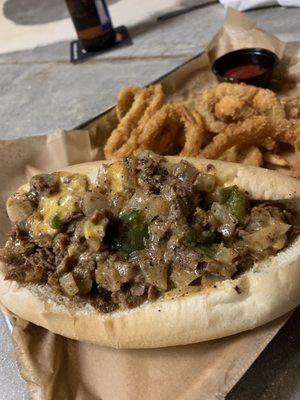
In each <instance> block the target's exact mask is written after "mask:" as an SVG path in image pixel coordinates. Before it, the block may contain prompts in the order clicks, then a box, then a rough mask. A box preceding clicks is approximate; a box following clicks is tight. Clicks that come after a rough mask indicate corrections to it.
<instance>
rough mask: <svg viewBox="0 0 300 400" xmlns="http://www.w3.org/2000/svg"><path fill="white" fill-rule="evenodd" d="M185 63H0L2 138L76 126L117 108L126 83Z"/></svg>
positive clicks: (177, 60) (147, 79)
mask: <svg viewBox="0 0 300 400" xmlns="http://www.w3.org/2000/svg"><path fill="white" fill-rule="evenodd" d="M183 61H185V58H181V57H179V58H170V59H163V60H144V61H143V60H139V61H135V62H131V61H128V60H124V61H121V60H119V61H118V62H113V63H112V62H109V61H106V60H103V61H101V62H97V63H88V64H78V65H76V66H73V65H71V64H66V63H46V64H28V65H26V67H25V66H24V65H23V64H20V65H18V64H14V65H0V88H1V102H0V115H2V116H5V117H2V118H1V120H0V138H1V139H12V138H15V137H17V136H22V135H34V134H42V133H48V132H51V131H53V130H55V129H58V128H62V129H70V128H73V127H75V126H76V125H78V124H80V123H82V122H84V121H86V120H88V119H90V118H92V117H94V116H96V115H98V114H99V113H101V112H102V111H104V110H105V109H106V108H108V107H109V106H111V105H113V104H114V103H115V101H116V95H117V93H118V91H119V89H121V88H122V87H123V86H124V85H132V84H139V85H144V84H147V83H148V82H151V81H152V80H154V79H156V78H158V77H159V76H161V75H162V74H164V73H166V72H167V71H169V70H170V69H173V68H175V67H176V66H177V65H179V64H181V63H182V62H183Z"/></svg>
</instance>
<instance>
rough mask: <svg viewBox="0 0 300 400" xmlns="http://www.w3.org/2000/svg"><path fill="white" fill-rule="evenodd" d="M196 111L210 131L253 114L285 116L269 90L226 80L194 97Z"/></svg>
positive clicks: (278, 102)
mask: <svg viewBox="0 0 300 400" xmlns="http://www.w3.org/2000/svg"><path fill="white" fill-rule="evenodd" d="M197 110H198V111H199V113H200V114H201V115H202V116H203V118H204V120H205V123H206V126H207V129H208V130H209V131H210V132H212V133H220V132H222V131H223V130H224V129H225V128H226V126H227V124H228V123H233V122H241V121H244V120H246V119H248V118H251V117H253V116H259V115H266V116H269V117H274V118H275V117H276V118H285V111H284V108H283V105H282V104H281V103H280V101H279V100H278V99H277V97H276V95H275V93H273V92H272V91H271V90H268V89H261V88H257V87H254V86H249V85H245V84H235V83H226V82H224V83H220V84H219V85H216V86H214V87H212V88H209V89H206V90H205V91H204V92H203V93H202V94H201V96H200V98H199V100H198V107H197Z"/></svg>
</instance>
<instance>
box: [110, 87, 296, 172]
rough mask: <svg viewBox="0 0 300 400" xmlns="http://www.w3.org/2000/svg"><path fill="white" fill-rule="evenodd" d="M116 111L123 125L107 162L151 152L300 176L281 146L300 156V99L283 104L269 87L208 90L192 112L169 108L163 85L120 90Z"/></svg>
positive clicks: (114, 135)
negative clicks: (286, 169)
mask: <svg viewBox="0 0 300 400" xmlns="http://www.w3.org/2000/svg"><path fill="white" fill-rule="evenodd" d="M116 111H117V116H118V119H119V124H118V126H117V128H116V129H115V130H114V131H113V132H112V134H111V136H110V138H109V139H108V141H107V143H106V145H105V148H104V153H105V157H106V158H111V157H123V156H128V155H132V154H137V153H139V152H140V151H141V150H144V149H149V150H152V151H155V152H156V153H158V154H163V155H167V154H173V155H174V154H178V155H181V156H197V155H201V156H203V157H206V158H212V159H216V158H219V159H222V160H226V161H232V162H238V163H244V164H250V165H257V166H266V167H269V168H272V166H273V167H289V168H290V171H291V173H292V174H293V175H294V176H297V177H299V178H300V167H299V164H300V161H299V162H297V163H296V164H293V165H289V163H288V161H287V160H286V159H285V158H284V157H282V155H281V154H280V151H282V149H283V148H284V146H279V144H280V143H287V144H289V145H290V146H292V147H293V148H294V150H295V152H296V153H297V154H299V158H300V97H299V98H286V99H283V100H281V101H280V100H279V99H278V98H277V96H276V94H275V93H274V92H272V91H271V90H268V89H261V88H257V87H254V86H249V85H245V84H231V83H221V84H219V85H216V86H214V87H212V88H209V89H207V90H205V91H203V93H202V94H201V95H200V98H199V100H198V103H197V109H193V108H192V107H191V106H190V105H188V103H172V104H165V97H164V94H163V91H162V88H161V85H154V86H150V87H148V88H140V87H137V86H131V87H128V88H125V89H122V90H121V91H120V93H119V95H118V104H117V108H116ZM285 147H286V146H285Z"/></svg>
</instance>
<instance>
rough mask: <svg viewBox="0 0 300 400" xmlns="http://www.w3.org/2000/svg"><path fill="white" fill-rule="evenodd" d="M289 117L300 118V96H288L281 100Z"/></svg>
mask: <svg viewBox="0 0 300 400" xmlns="http://www.w3.org/2000/svg"><path fill="white" fill-rule="evenodd" d="M281 104H282V105H283V107H284V110H285V113H286V117H287V118H288V119H299V118H300V97H287V98H285V99H282V100H281Z"/></svg>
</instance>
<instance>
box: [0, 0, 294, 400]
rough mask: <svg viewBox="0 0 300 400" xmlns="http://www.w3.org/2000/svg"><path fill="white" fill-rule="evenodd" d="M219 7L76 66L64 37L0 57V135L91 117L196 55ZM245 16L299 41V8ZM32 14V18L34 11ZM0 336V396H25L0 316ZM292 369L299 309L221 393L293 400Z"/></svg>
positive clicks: (149, 29)
mask: <svg viewBox="0 0 300 400" xmlns="http://www.w3.org/2000/svg"><path fill="white" fill-rule="evenodd" d="M17 3H18V2H13V1H12V2H11V7H10V13H12V14H13V13H14V10H15V11H16V12H17V7H18V4H17ZM31 3H32V1H31ZM187 3H188V1H185V4H187ZM193 3H195V1H194V2H193ZM14 4H15V5H14ZM48 4H49V3H48ZM62 4H63V2H57V1H55V2H54V3H52V1H51V6H54V7H57V8H58V9H57V10H56V11H57V12H56V14H57V15H59V14H60V13H62V14H64V15H66V10H65V8H64V7H65V6H64V5H62ZM14 7H15V8H14ZM52 11H53V10H52ZM30 12H32V14H34V13H36V10H34V8H32V11H29V15H28V14H26V17H27V19H29V20H30ZM38 12H43V10H41V9H38ZM225 13H226V11H225V9H224V8H223V7H222V6H221V5H220V4H215V5H212V6H209V7H206V8H203V9H199V10H195V11H193V12H191V13H187V14H185V15H181V16H178V17H176V18H173V19H169V20H166V21H163V22H162V21H161V22H152V23H148V24H143V25H141V26H138V25H137V26H135V27H134V28H133V29H131V36H132V38H133V41H134V44H133V45H132V46H130V47H124V48H120V49H118V50H115V51H113V52H109V53H106V54H104V55H102V56H100V57H97V58H94V59H92V60H90V61H88V62H86V63H83V64H78V65H76V66H74V65H71V64H70V63H69V62H68V58H69V43H68V42H62V43H57V44H51V45H47V46H45V47H39V48H36V49H33V50H27V51H22V52H15V53H8V54H2V55H0V99H1V101H0V115H1V116H2V118H1V120H0V132H1V133H0V138H1V139H13V138H16V137H20V136H24V135H35V134H44V133H49V132H51V131H53V130H55V129H58V128H64V129H70V128H73V127H74V126H76V125H78V124H80V123H81V122H83V121H85V120H88V119H89V118H92V117H93V116H95V115H97V114H99V113H100V112H102V111H103V110H105V109H106V108H107V107H108V106H110V105H112V104H114V103H115V101H116V94H117V92H118V90H119V89H120V88H121V87H123V86H125V85H130V84H140V85H144V84H147V83H148V82H150V81H152V80H154V79H156V78H158V77H159V76H161V75H162V74H164V73H166V72H168V71H169V70H170V69H172V68H174V67H176V66H178V65H180V64H181V63H182V62H184V61H186V60H188V59H189V58H191V57H192V56H194V55H195V54H197V53H199V52H200V51H201V50H202V49H203V48H204V47H205V44H206V43H207V42H208V41H209V40H210V39H211V37H212V36H213V35H214V34H215V33H216V32H217V30H218V29H219V28H220V27H221V26H222V24H223V22H224V17H225ZM54 14H55V13H54ZM246 14H247V15H248V16H249V17H250V18H252V19H253V20H255V21H257V24H258V26H259V27H261V28H263V29H265V30H267V31H270V32H272V33H273V34H275V35H277V36H278V37H279V38H280V39H282V40H284V41H292V40H300V24H299V19H300V9H295V8H294V9H293V8H280V7H274V8H267V9H262V10H255V11H254V10H253V11H249V12H247V13H246ZM52 15H53V13H52ZM32 18H35V19H37V20H38V16H36V15H32ZM3 116H5V117H3ZM0 335H1V341H0V400H1V399H6V400H15V399H26V398H27V396H26V389H25V385H24V383H23V382H22V380H21V378H20V377H19V374H18V371H17V367H16V364H15V361H14V355H13V349H12V346H11V339H10V334H9V332H8V329H7V327H6V325H5V321H4V318H3V316H2V315H1V316H0ZM299 371H300V311H299V309H298V311H297V312H295V313H294V315H293V316H292V317H291V319H290V320H289V322H288V323H287V324H286V325H285V327H284V328H283V329H282V330H281V331H280V332H279V334H278V335H277V336H276V337H275V338H274V339H273V341H272V342H271V343H270V345H269V346H268V347H267V348H266V350H265V351H264V352H263V353H262V354H261V356H260V357H259V358H258V359H257V360H256V362H255V363H254V364H253V365H252V367H251V368H250V369H249V371H248V372H247V373H246V374H245V375H244V377H243V378H242V379H241V381H240V382H239V383H238V384H237V385H236V386H235V388H234V389H233V390H232V391H231V393H230V394H229V395H228V396H227V399H228V400H248V399H249V400H250V399H251V400H252V399H254V398H255V399H257V400H263V399H267V400H273V399H274V400H275V399H280V400H296V399H299V398H300V380H299Z"/></svg>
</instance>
